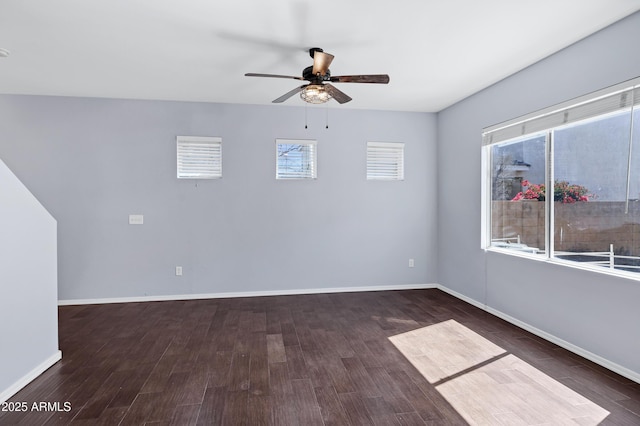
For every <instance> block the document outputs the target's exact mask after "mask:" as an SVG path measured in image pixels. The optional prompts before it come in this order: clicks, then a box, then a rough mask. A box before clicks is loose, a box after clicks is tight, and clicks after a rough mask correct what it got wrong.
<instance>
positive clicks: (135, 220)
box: [129, 214, 144, 225]
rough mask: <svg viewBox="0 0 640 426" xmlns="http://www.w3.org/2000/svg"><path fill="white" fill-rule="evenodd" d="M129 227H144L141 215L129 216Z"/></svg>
mask: <svg viewBox="0 0 640 426" xmlns="http://www.w3.org/2000/svg"><path fill="white" fill-rule="evenodd" d="M129 225H144V215H142V214H130V215H129Z"/></svg>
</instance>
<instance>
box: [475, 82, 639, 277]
mask: <svg viewBox="0 0 640 426" xmlns="http://www.w3.org/2000/svg"><path fill="white" fill-rule="evenodd" d="M638 123H640V78H636V79H634V80H630V81H627V82H624V83H621V84H618V85H616V86H612V87H609V88H607V89H603V90H600V91H598V92H595V93H591V94H589V95H585V96H582V97H580V98H577V99H574V100H571V101H567V102H565V103H562V104H559V105H555V106H552V107H549V108H546V109H544V110H541V111H537V112H534V113H531V114H528V115H526V116H523V117H520V118H516V119H514V120H510V121H508V122H505V123H501V124H498V125H495V126H491V127H489V128H486V129H484V131H483V135H482V137H483V145H484V148H483V150H482V152H483V158H482V164H483V169H484V173H483V179H484V188H483V190H484V194H485V195H484V197H483V203H484V209H483V215H484V227H483V236H482V244H483V247H484V248H486V249H495V250H498V251H503V252H511V253H518V254H519V255H526V256H530V257H531V256H534V257H537V258H542V259H546V260H552V261H555V262H557V263H566V264H571V265H573V266H576V265H579V266H580V267H581V268H585V269H591V270H597V271H607V273H615V274H620V275H626V276H629V277H633V278H635V279H640V233H639V232H638V229H640V149H638V146H639V145H640V126H639V125H638Z"/></svg>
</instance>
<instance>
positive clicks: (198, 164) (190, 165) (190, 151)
mask: <svg viewBox="0 0 640 426" xmlns="http://www.w3.org/2000/svg"><path fill="white" fill-rule="evenodd" d="M176 140H177V149H178V179H219V178H221V177H222V139H221V138H218V137H202V136H178V137H177V138H176Z"/></svg>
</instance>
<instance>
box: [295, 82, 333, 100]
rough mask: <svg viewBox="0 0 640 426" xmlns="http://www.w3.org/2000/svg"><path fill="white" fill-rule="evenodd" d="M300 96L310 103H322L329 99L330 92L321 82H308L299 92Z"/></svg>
mask: <svg viewBox="0 0 640 426" xmlns="http://www.w3.org/2000/svg"><path fill="white" fill-rule="evenodd" d="M300 98H301V99H302V100H303V101H305V102H308V103H310V104H323V103H325V102H327V101H329V99H331V94H330V93H329V92H328V91H327V88H326V87H325V86H324V85H322V84H309V85H308V86H306V87H305V88H304V89H302V91H301V92H300Z"/></svg>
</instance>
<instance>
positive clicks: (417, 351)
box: [389, 320, 609, 425]
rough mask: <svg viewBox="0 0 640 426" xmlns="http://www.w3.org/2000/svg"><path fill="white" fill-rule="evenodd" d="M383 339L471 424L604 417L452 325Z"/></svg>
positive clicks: (560, 422)
mask: <svg viewBox="0 0 640 426" xmlns="http://www.w3.org/2000/svg"><path fill="white" fill-rule="evenodd" d="M389 340H390V341H391V342H392V343H393V344H394V345H395V346H396V348H398V350H400V352H402V354H403V355H404V356H405V357H406V358H407V359H408V360H409V361H410V362H411V363H412V364H413V365H414V366H415V367H416V369H417V370H418V371H420V373H421V374H422V375H423V376H424V377H425V378H426V379H427V380H428V381H429V382H430V383H431V384H433V385H435V387H436V389H437V390H438V391H439V392H440V394H441V395H442V396H443V397H444V398H445V399H446V400H447V401H448V402H449V403H450V404H451V406H452V407H453V408H455V410H456V411H458V413H459V414H460V415H461V416H462V417H463V418H464V419H465V420H466V421H468V422H469V423H470V424H472V425H496V424H497V425H501V424H505V425H531V424H548V425H563V424H573V425H576V424H579V425H597V424H599V423H600V422H601V421H602V420H604V419H605V418H606V417H607V416H608V415H609V412H608V411H607V410H605V409H603V408H602V407H600V406H598V405H597V404H595V403H593V402H591V401H590V400H589V399H587V398H585V397H583V396H582V395H580V394H579V393H577V392H575V391H573V390H571V389H569V388H568V387H567V386H565V385H563V384H562V383H560V382H558V381H556V380H554V379H553V378H551V377H549V376H547V375H546V374H544V373H543V372H541V371H540V370H538V369H536V368H535V367H533V366H531V365H529V364H528V363H526V362H524V361H523V360H521V359H520V358H518V357H516V356H515V355H513V354H509V353H507V352H506V351H505V350H504V349H502V348H501V347H499V346H497V345H495V344H494V343H492V342H490V341H489V340H487V339H485V338H484V337H482V336H480V335H479V334H477V333H475V332H474V331H472V330H470V329H468V328H467V327H465V326H464V325H462V324H460V323H458V322H456V321H454V320H448V321H444V322H441V323H438V324H434V325H431V326H427V327H422V328H420V329H417V330H413V331H409V332H407V333H402V334H398V335H396V336H392V337H390V338H389Z"/></svg>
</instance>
